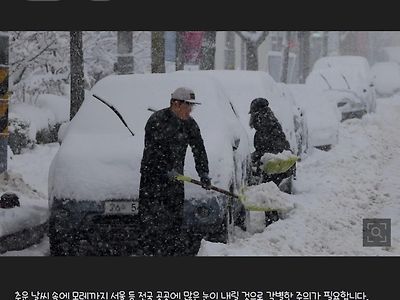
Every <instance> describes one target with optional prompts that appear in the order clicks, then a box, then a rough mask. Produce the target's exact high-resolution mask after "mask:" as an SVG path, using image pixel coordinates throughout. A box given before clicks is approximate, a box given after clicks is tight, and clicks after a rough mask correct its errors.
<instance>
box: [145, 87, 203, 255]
mask: <svg viewBox="0 0 400 300" xmlns="http://www.w3.org/2000/svg"><path fill="white" fill-rule="evenodd" d="M195 104H200V103H198V102H194V93H193V91H192V90H190V89H187V88H178V89H177V90H175V92H174V93H173V94H172V98H171V101H170V107H167V108H164V109H162V110H159V111H157V112H155V113H153V114H152V115H151V116H150V118H149V120H148V121H147V123H146V127H145V145H144V150H143V158H142V162H141V168H140V173H141V178H140V189H139V214H140V218H141V223H142V234H143V239H142V245H143V250H144V253H143V254H144V255H184V253H185V251H186V249H185V248H186V247H187V246H188V245H185V242H186V241H185V235H183V234H182V232H181V226H182V222H183V202H184V184H183V182H181V181H177V180H175V179H174V178H173V175H174V174H176V173H179V174H183V169H184V162H185V155H186V150H187V147H188V145H189V146H190V147H191V149H192V152H193V156H194V160H195V166H196V171H197V173H198V175H199V177H200V180H201V182H202V184H203V187H204V188H206V189H209V187H210V185H211V180H210V178H209V177H208V173H209V169H208V158H207V153H206V150H205V147H204V142H203V139H202V136H201V133H200V129H199V126H198V125H197V123H196V121H195V120H194V119H193V118H192V117H191V116H190V113H191V110H192V107H193V105H195Z"/></svg>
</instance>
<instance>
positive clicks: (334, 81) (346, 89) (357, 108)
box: [306, 56, 376, 121]
mask: <svg viewBox="0 0 400 300" xmlns="http://www.w3.org/2000/svg"><path fill="white" fill-rule="evenodd" d="M306 85H308V86H310V87H312V88H314V89H318V90H320V91H322V92H323V93H324V94H325V95H326V97H327V98H328V101H330V102H332V103H334V104H335V105H336V106H337V108H338V109H339V111H340V113H341V115H342V117H341V120H342V121H344V120H346V119H349V118H361V117H362V116H363V115H364V114H366V113H372V112H375V111H376V92H375V87H374V84H373V77H372V73H371V70H370V67H369V64H368V61H367V60H366V58H365V57H361V56H328V57H322V58H320V59H318V60H317V61H316V62H315V64H314V67H313V69H312V71H311V73H310V74H309V76H308V77H307V79H306Z"/></svg>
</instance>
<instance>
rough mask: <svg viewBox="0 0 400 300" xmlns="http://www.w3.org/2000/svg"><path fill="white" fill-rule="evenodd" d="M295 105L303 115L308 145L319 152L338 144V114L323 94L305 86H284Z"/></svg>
mask: <svg viewBox="0 0 400 300" xmlns="http://www.w3.org/2000/svg"><path fill="white" fill-rule="evenodd" d="M286 86H287V87H288V88H289V90H290V92H291V94H292V96H293V98H294V99H295V101H296V103H297V104H298V105H299V106H301V107H302V108H303V109H304V111H305V112H306V113H305V119H306V122H307V128H308V144H309V145H310V146H311V147H316V148H318V149H321V150H330V149H331V147H332V146H333V145H336V144H337V143H338V136H339V122H340V118H341V116H340V113H339V111H338V110H337V108H336V106H335V105H334V104H332V102H329V101H328V99H327V98H326V97H325V95H324V93H323V92H321V91H319V90H313V89H311V88H310V87H309V86H307V85H305V84H287V85H286Z"/></svg>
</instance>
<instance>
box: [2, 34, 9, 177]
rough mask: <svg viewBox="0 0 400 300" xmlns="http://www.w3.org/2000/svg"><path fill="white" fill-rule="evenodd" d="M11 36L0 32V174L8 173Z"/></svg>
mask: <svg viewBox="0 0 400 300" xmlns="http://www.w3.org/2000/svg"><path fill="white" fill-rule="evenodd" d="M8 64H9V35H8V32H7V31H0V174H2V173H4V172H6V171H7V146H8V97H9V92H8V74H9V66H8Z"/></svg>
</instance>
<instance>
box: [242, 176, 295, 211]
mask: <svg viewBox="0 0 400 300" xmlns="http://www.w3.org/2000/svg"><path fill="white" fill-rule="evenodd" d="M244 195H245V197H244V200H243V201H242V202H243V204H244V206H245V207H246V208H248V209H249V210H251V209H250V208H256V209H257V208H260V209H271V210H279V211H284V212H286V211H289V210H291V209H293V208H294V202H293V199H291V197H290V196H291V195H289V194H286V193H284V192H281V191H280V190H279V188H278V187H277V186H276V184H275V183H273V182H267V183H263V184H260V185H256V186H250V187H249V188H248V189H247V190H246V191H245V194H244Z"/></svg>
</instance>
